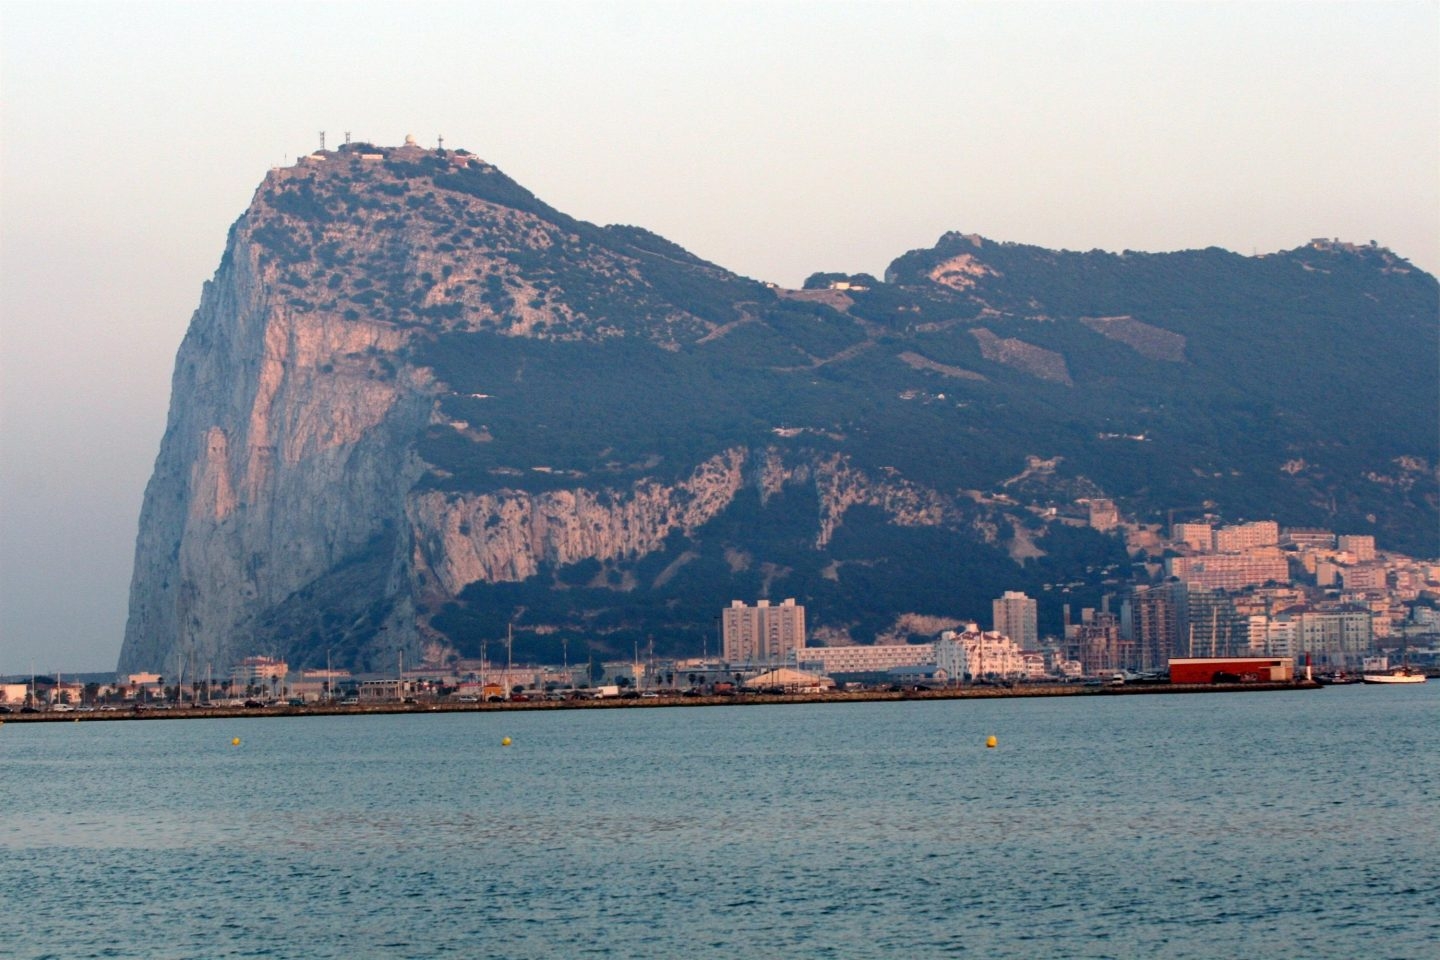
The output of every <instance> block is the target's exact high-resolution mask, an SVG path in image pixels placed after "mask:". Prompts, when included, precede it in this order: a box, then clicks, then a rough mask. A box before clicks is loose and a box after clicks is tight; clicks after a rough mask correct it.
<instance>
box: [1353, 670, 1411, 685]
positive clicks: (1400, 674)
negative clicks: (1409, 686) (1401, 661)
mask: <svg viewBox="0 0 1440 960" xmlns="http://www.w3.org/2000/svg"><path fill="white" fill-rule="evenodd" d="M1361 679H1363V680H1364V681H1365V682H1366V683H1424V682H1425V679H1426V677H1425V674H1424V672H1423V671H1420V670H1413V669H1411V668H1410V667H1396V668H1395V669H1394V670H1391V671H1390V672H1389V673H1367V674H1364V675H1363V676H1362V677H1361Z"/></svg>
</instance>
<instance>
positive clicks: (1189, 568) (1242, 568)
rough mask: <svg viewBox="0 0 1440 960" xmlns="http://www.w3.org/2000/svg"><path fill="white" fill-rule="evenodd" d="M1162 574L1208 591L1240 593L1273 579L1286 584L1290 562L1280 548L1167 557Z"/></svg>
mask: <svg viewBox="0 0 1440 960" xmlns="http://www.w3.org/2000/svg"><path fill="white" fill-rule="evenodd" d="M1165 572H1166V574H1167V575H1168V576H1172V577H1178V578H1179V579H1181V580H1183V581H1185V582H1186V583H1190V584H1194V585H1196V586H1200V587H1205V588H1207V589H1209V590H1241V589H1244V588H1245V587H1255V586H1259V585H1261V584H1263V583H1269V582H1270V581H1272V580H1273V581H1275V582H1276V583H1287V582H1289V580H1290V563H1289V561H1288V560H1287V559H1286V558H1285V554H1284V553H1283V552H1282V551H1281V550H1280V548H1279V547H1255V548H1252V549H1250V550H1248V551H1246V552H1245V553H1234V554H1232V553H1224V554H1210V555H1207V556H1203V557H1170V558H1168V559H1167V560H1166V561H1165Z"/></svg>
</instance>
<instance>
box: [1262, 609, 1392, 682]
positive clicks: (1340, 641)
mask: <svg viewBox="0 0 1440 960" xmlns="http://www.w3.org/2000/svg"><path fill="white" fill-rule="evenodd" d="M1276 619H1277V620H1289V621H1291V622H1292V623H1293V624H1294V627H1293V629H1294V634H1293V640H1292V643H1293V644H1294V655H1295V656H1304V655H1305V654H1309V655H1310V659H1311V661H1312V662H1313V663H1315V664H1316V665H1328V666H1337V667H1342V668H1346V669H1349V668H1351V667H1358V666H1359V665H1360V662H1361V660H1362V659H1363V658H1364V657H1365V655H1366V654H1367V653H1369V652H1370V651H1371V647H1372V646H1373V644H1374V634H1373V632H1372V627H1371V614H1370V611H1369V610H1367V609H1365V608H1364V607H1356V606H1345V607H1340V608H1336V609H1330V610H1291V611H1286V612H1285V613H1281V614H1279V615H1278V616H1277V617H1276Z"/></svg>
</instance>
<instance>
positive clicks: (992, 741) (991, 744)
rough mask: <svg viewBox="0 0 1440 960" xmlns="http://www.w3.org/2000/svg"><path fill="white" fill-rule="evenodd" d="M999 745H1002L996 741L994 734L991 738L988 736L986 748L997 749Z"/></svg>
mask: <svg viewBox="0 0 1440 960" xmlns="http://www.w3.org/2000/svg"><path fill="white" fill-rule="evenodd" d="M999 745H1000V741H999V740H996V739H995V735H994V734H993V733H992V734H991V735H990V736H988V737H986V738H985V746H986V747H989V748H994V747H997V746H999Z"/></svg>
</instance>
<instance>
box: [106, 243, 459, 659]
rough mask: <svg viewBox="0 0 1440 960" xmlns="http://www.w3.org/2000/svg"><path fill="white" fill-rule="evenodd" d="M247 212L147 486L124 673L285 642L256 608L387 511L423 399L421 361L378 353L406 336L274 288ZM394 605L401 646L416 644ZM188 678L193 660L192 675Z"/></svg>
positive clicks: (340, 555)
mask: <svg viewBox="0 0 1440 960" xmlns="http://www.w3.org/2000/svg"><path fill="white" fill-rule="evenodd" d="M251 234H252V228H251V223H250V222H249V219H248V218H243V219H242V220H241V221H240V222H239V223H238V224H237V225H236V228H235V230H234V232H233V234H232V238H231V243H230V247H229V249H228V251H227V254H226V257H225V261H224V263H223V264H222V266H221V268H220V271H219V272H218V273H217V274H216V277H215V279H214V280H213V281H212V282H210V283H209V284H207V285H206V288H205V291H204V295H203V297H202V301H201V305H200V309H199V310H198V311H197V312H196V314H195V317H194V319H193V320H192V322H191V327H190V331H189V333H188V334H187V335H186V338H185V340H184V342H183V344H182V345H181V348H180V352H179V356H178V357H177V360H176V368H175V376H174V382H173V386H172V396H173V399H172V405H171V411H170V417H169V422H168V424H167V426H166V431H165V438H164V441H163V443H162V446H161V451H160V455H159V457H158V459H157V460H156V465H155V473H154V475H153V477H152V478H151V481H150V484H149V486H148V487H147V489H146V495H145V503H144V507H143V511H142V516H141V525H140V535H139V538H138V541H137V545H136V554H135V556H136V562H135V571H134V576H133V581H132V585H131V604H130V619H129V622H128V624H127V627H126V636H125V644H124V647H123V649H122V653H121V658H120V669H121V670H122V671H131V670H138V669H142V668H144V669H162V668H164V669H166V670H167V672H169V673H170V674H171V675H173V674H174V672H175V671H176V670H177V669H178V667H179V666H180V665H181V664H180V662H178V661H183V662H184V665H185V666H186V669H187V671H189V670H195V669H203V668H204V667H206V666H211V667H213V668H215V669H216V670H222V669H228V668H229V666H230V664H231V662H232V661H233V660H235V659H237V658H238V657H240V656H244V655H249V654H257V653H263V652H270V651H271V650H274V649H275V646H276V644H277V643H278V642H279V641H280V638H276V637H270V636H263V635H262V634H260V633H257V628H258V626H259V624H258V623H257V618H258V617H259V616H260V615H261V614H262V613H263V611H265V610H267V609H269V608H271V607H273V606H275V605H277V604H279V603H281V602H283V601H284V600H285V599H286V598H287V597H289V596H290V595H292V594H293V593H294V592H296V591H297V590H300V589H302V588H303V587H304V586H305V585H306V584H308V583H310V582H311V581H313V580H315V579H316V578H318V577H320V576H321V575H323V574H324V573H325V572H327V571H328V570H330V569H332V568H333V567H335V566H336V565H337V564H340V563H342V562H344V561H345V560H346V559H347V558H348V557H351V556H353V555H354V554H356V553H357V552H359V551H361V550H363V549H364V548H365V546H366V544H367V543H369V542H370V541H371V540H372V539H373V538H375V537H376V536H377V535H379V534H380V533H381V532H383V531H384V529H385V528H386V524H393V523H394V521H395V518H396V516H397V514H398V513H399V512H400V511H402V510H403V505H404V496H405V491H406V488H407V487H408V485H409V483H410V482H412V481H413V478H414V475H415V471H414V469H413V468H412V467H410V466H409V465H407V463H406V462H405V459H404V456H403V451H404V450H405V441H406V438H408V437H409V436H410V435H412V434H413V433H414V432H415V431H416V430H417V429H419V427H420V425H421V424H423V423H424V421H425V419H426V418H427V417H428V415H429V412H430V403H429V400H428V398H427V391H428V390H429V389H430V385H429V383H428V382H427V379H426V376H425V374H424V372H423V371H417V370H413V369H406V368H401V369H399V370H396V371H395V372H394V373H392V374H389V375H386V374H384V373H382V372H381V371H380V370H379V369H378V368H377V367H376V365H375V364H374V363H373V358H374V357H377V356H383V355H389V354H393V353H394V352H395V351H396V350H398V349H399V347H400V346H401V344H402V342H403V339H404V333H403V332H402V331H401V330H398V329H396V328H394V327H393V326H391V325H389V324H381V323H372V322H365V321H363V320H343V319H341V318H340V317H339V316H337V315H334V314H331V313H325V312H318V311H301V310H297V309H295V307H294V306H293V305H291V304H289V303H286V302H284V301H283V300H281V299H279V297H277V295H276V292H275V291H276V288H277V286H278V284H277V277H276V274H277V273H278V272H279V270H280V269H281V268H280V265H279V264H276V263H274V262H266V259H265V258H264V257H263V256H262V249H261V247H260V246H259V245H257V244H256V243H255V242H254V241H253V238H252V236H251ZM413 633H414V631H413V628H412V627H408V626H407V625H406V623H405V622H404V621H403V619H397V623H396V625H395V631H394V639H393V641H392V642H393V643H395V644H398V645H410V644H412V643H413V640H414V637H413ZM192 675H193V674H192Z"/></svg>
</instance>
